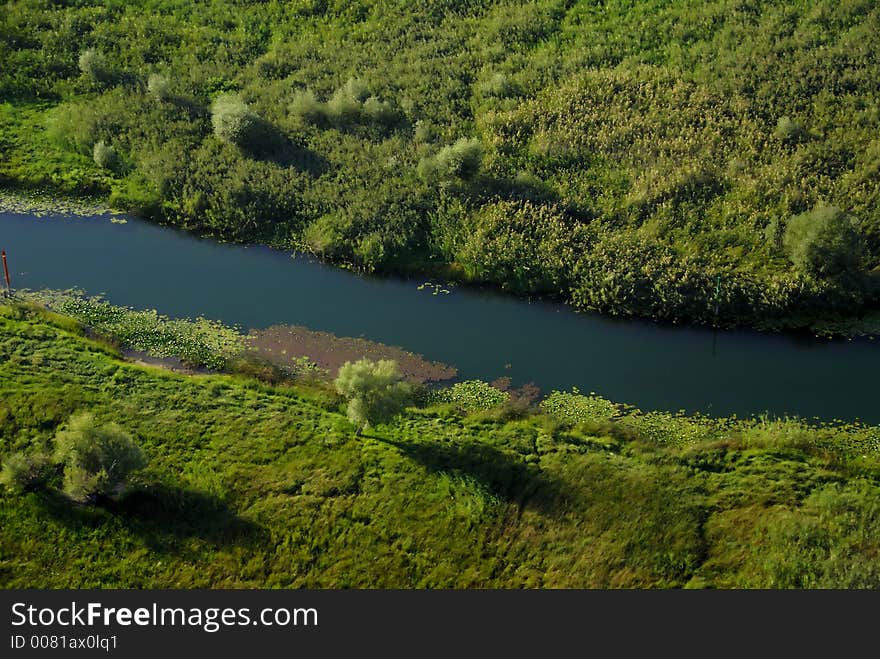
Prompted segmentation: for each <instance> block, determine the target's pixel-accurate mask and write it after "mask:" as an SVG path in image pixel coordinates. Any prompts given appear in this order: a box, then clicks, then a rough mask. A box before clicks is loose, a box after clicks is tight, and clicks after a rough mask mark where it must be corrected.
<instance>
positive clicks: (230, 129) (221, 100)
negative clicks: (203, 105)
mask: <svg viewBox="0 0 880 659" xmlns="http://www.w3.org/2000/svg"><path fill="white" fill-rule="evenodd" d="M211 125H212V126H213V128H214V135H216V136H217V137H218V138H220V139H221V140H223V141H224V142H228V143H229V144H234V145H235V146H238V147H241V148H253V147H256V146H258V142H259V130H260V121H259V118H258V117H257V115H256V114H254V113H253V112H252V111H251V109H250V108H249V107H248V105H247V103H245V102H244V101H243V100H241V98H240V97H239V96H238V95H236V94H220V95H219V96H217V98H215V99H214V102H213V103H211Z"/></svg>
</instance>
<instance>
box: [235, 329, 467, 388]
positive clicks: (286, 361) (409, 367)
mask: <svg viewBox="0 0 880 659" xmlns="http://www.w3.org/2000/svg"><path fill="white" fill-rule="evenodd" d="M248 343H249V344H250V345H251V346H252V347H253V348H254V349H255V350H256V351H257V352H258V353H259V354H260V356H261V357H262V358H263V359H266V360H268V361H270V362H272V363H273V364H277V365H278V366H281V367H282V368H283V367H288V366H290V365H291V364H292V363H295V362H296V361H297V358H302V357H307V358H308V359H309V361H311V362H313V363H314V364H316V365H317V366H318V368H320V369H323V370H325V371H327V373H328V374H329V375H331V376H334V375H336V372H337V371H338V370H339V367H340V366H342V365H343V364H344V363H345V362H348V361H356V360H358V359H361V358H362V357H366V358H368V359H373V360H378V359H393V360H395V361H396V362H397V364H398V365H399V366H400V371H401V373H403V375H404V377H406V379H407V380H409V381H411V382H441V381H443V380H451V379H452V378H454V377H455V376H456V374H457V373H458V371H457V369H456V368H455V367H454V366H449V365H448V364H443V363H442V362H431V361H428V360H426V359H425V358H424V357H422V356H421V355H418V354H416V353H413V352H409V351H407V350H404V349H403V348H398V347H397V346H388V345H385V344H384V343H376V342H375V341H368V340H367V339H360V338H351V337H339V336H336V335H335V334H331V333H329V332H316V331H314V330H310V329H308V328H307V327H301V326H299V325H273V326H272V327H267V328H266V329H263V330H251V331H250V333H249V334H248Z"/></svg>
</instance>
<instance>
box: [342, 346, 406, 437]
mask: <svg viewBox="0 0 880 659" xmlns="http://www.w3.org/2000/svg"><path fill="white" fill-rule="evenodd" d="M334 384H335V385H336V391H338V392H339V393H340V394H342V395H343V396H345V397H346V398H347V399H348V408H347V410H346V413H347V414H348V418H349V420H350V421H351V422H352V423H354V424H355V425H357V427H358V431H357V432H358V434H360V433H361V431H362V430H363V429H365V428H369V427H370V426H372V425H375V424H377V423H386V422H388V421H390V420H391V419H393V418H394V417H395V416H397V415H398V414H399V413H400V412H401V411H403V408H404V407H406V405H407V403H408V402H409V401H410V400H411V398H412V387H411V386H410V384H409V383H407V382H404V381H403V376H402V375H401V373H400V370H399V369H398V367H397V362H395V361H394V360H391V359H382V360H379V361H377V362H374V361H372V360H370V359H366V358H364V359H359V360H358V361H356V362H345V364H343V365H342V366H341V367H340V368H339V374H338V375H337V377H336V381H335V383H334Z"/></svg>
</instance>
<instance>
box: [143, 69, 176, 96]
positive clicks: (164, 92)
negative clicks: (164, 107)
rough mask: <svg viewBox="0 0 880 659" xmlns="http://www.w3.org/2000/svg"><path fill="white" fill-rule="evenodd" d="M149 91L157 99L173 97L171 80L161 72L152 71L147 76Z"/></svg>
mask: <svg viewBox="0 0 880 659" xmlns="http://www.w3.org/2000/svg"><path fill="white" fill-rule="evenodd" d="M147 92H148V93H149V94H150V96H152V97H153V98H155V99H156V100H157V101H167V100H168V99H170V98H171V82H170V81H169V80H168V78H167V77H165V76H163V75H162V74H161V73H151V74H150V77H149V78H147Z"/></svg>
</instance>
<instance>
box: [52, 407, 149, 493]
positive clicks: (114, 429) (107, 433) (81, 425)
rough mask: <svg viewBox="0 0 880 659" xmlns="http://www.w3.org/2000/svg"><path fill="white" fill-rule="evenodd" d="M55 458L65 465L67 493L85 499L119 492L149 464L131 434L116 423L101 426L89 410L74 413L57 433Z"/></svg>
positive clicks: (65, 489) (65, 488)
mask: <svg viewBox="0 0 880 659" xmlns="http://www.w3.org/2000/svg"><path fill="white" fill-rule="evenodd" d="M55 461H56V462H57V463H58V464H61V465H63V466H64V492H65V493H66V494H67V495H68V496H69V497H70V498H72V499H74V500H76V501H83V502H93V501H94V500H95V499H96V498H97V497H99V496H109V495H112V494H117V493H118V492H119V491H120V490H121V489H122V487H123V486H124V485H125V482H126V480H127V479H128V477H129V475H130V474H131V473H132V472H133V471H136V470H137V469H141V468H142V467H143V466H144V465H145V464H146V460H145V458H144V454H143V452H142V451H141V449H140V447H138V445H137V444H136V443H135V441H134V439H132V437H131V435H129V434H128V433H127V432H125V431H124V430H123V429H122V428H121V427H120V426H119V425H117V424H115V423H108V424H104V425H101V426H99V425H98V424H97V422H96V421H95V418H94V417H93V416H92V415H91V414H88V413H80V414H75V415H74V416H72V417H71V418H70V421H69V423H68V427H67V430H63V431H60V432H58V433H57V434H56V435H55Z"/></svg>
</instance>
